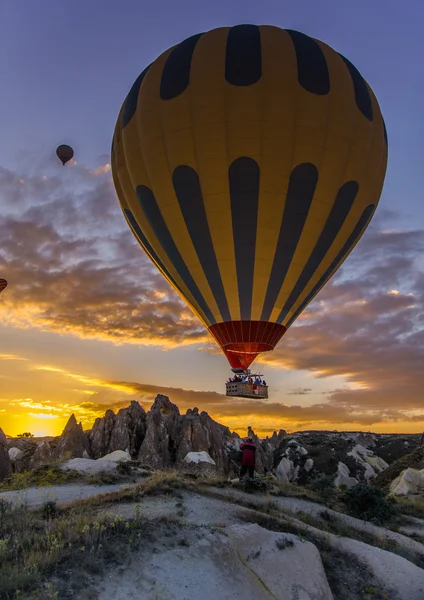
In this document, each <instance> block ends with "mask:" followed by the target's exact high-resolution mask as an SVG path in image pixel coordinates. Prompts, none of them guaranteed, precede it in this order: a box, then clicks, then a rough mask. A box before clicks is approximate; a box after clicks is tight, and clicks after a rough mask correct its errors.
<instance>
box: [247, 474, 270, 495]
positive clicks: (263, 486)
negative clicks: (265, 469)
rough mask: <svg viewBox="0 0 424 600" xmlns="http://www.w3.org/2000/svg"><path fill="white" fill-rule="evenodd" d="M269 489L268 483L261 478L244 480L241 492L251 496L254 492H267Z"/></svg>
mask: <svg viewBox="0 0 424 600" xmlns="http://www.w3.org/2000/svg"><path fill="white" fill-rule="evenodd" d="M270 488H271V485H270V483H269V482H268V481H266V480H265V479H263V478H262V477H254V478H253V479H246V481H245V482H244V486H243V491H245V492H247V493H248V494H253V493H254V492H267V491H268V490H269V489H270Z"/></svg>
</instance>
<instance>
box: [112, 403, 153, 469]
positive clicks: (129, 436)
mask: <svg viewBox="0 0 424 600" xmlns="http://www.w3.org/2000/svg"><path fill="white" fill-rule="evenodd" d="M145 433H146V412H145V410H144V408H142V407H141V406H140V404H139V403H138V402H135V401H132V402H131V405H130V406H129V407H128V408H122V409H121V410H120V411H119V412H118V414H117V415H116V418H115V423H114V427H113V429H112V434H111V436H110V443H109V447H108V452H109V453H110V452H114V451H115V450H127V451H128V452H129V454H130V456H132V457H134V458H135V457H136V456H137V454H138V452H139V450H140V446H141V443H142V441H143V439H144V436H145Z"/></svg>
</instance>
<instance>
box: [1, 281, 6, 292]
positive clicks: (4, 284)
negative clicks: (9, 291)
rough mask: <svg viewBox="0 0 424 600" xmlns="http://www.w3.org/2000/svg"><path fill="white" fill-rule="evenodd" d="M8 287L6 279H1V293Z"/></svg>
mask: <svg viewBox="0 0 424 600" xmlns="http://www.w3.org/2000/svg"><path fill="white" fill-rule="evenodd" d="M6 287H7V281H6V279H0V293H1V292H2V291H3V290H4V289H5V288H6Z"/></svg>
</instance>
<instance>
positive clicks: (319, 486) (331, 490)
mask: <svg viewBox="0 0 424 600" xmlns="http://www.w3.org/2000/svg"><path fill="white" fill-rule="evenodd" d="M309 487H310V488H311V489H312V490H313V491H314V492H316V493H317V494H319V495H320V496H321V498H322V499H323V500H324V501H327V500H330V498H332V497H333V496H334V495H335V493H336V488H335V487H334V476H332V475H324V474H321V475H316V476H315V477H314V478H313V479H312V480H311V481H310V484H309Z"/></svg>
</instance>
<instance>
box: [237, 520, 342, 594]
mask: <svg viewBox="0 0 424 600" xmlns="http://www.w3.org/2000/svg"><path fill="white" fill-rule="evenodd" d="M227 531H228V534H229V538H230V541H231V542H232V543H233V544H234V546H235V547H236V549H237V553H238V555H239V556H240V558H241V560H242V562H243V563H244V564H245V565H246V566H248V568H249V569H251V570H252V571H253V572H254V573H255V574H256V575H257V576H258V577H259V579H260V580H261V581H263V582H264V584H265V586H266V588H267V589H268V590H269V591H270V592H271V594H272V597H274V598H278V599H279V600H293V598H299V600H300V599H302V600H333V595H332V593H331V590H330V586H329V585H328V581H327V577H326V575H325V571H324V567H323V564H322V561H321V556H320V553H319V551H318V549H317V547H316V546H315V545H314V544H312V543H311V542H307V541H305V540H301V539H299V538H298V537H297V536H296V535H292V534H290V533H276V532H273V531H269V530H268V529H264V528H263V527H260V526H259V525H257V524H246V525H233V526H232V527H229V528H228V529H227ZM306 573H307V577H305V574H306Z"/></svg>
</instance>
